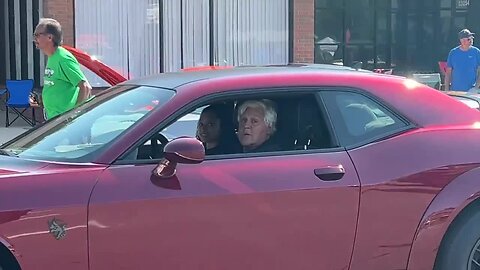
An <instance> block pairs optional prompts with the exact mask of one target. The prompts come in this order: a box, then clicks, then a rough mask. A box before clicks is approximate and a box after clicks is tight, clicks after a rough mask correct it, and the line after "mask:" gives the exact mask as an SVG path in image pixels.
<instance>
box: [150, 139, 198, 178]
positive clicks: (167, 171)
mask: <svg viewBox="0 0 480 270" xmlns="http://www.w3.org/2000/svg"><path fill="white" fill-rule="evenodd" d="M163 150H164V152H165V157H164V158H163V159H162V160H161V161H160V163H159V164H158V165H157V167H155V169H153V174H154V175H155V176H158V177H160V178H168V177H172V176H174V175H175V172H176V167H177V163H183V164H197V163H200V162H202V161H203V160H204V159H205V147H204V146H203V144H202V143H201V142H200V141H199V140H197V139H195V138H189V137H181V138H177V139H174V140H172V141H171V142H169V143H167V144H166V145H165V147H164V148H163Z"/></svg>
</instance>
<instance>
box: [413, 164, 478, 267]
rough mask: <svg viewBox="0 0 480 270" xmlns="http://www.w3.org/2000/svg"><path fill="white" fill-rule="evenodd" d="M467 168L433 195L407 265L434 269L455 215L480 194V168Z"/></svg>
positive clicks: (419, 227) (476, 165)
mask: <svg viewBox="0 0 480 270" xmlns="http://www.w3.org/2000/svg"><path fill="white" fill-rule="evenodd" d="M478 166H479V164H474V165H472V167H474V169H472V170H470V171H467V172H465V173H464V174H462V175H460V176H459V177H457V178H456V179H455V180H453V181H452V182H450V183H449V184H448V185H447V186H445V188H444V189H443V190H442V191H441V192H440V193H439V194H438V195H437V196H436V197H435V198H434V200H433V201H432V203H431V204H430V206H429V207H428V209H427V210H426V211H425V214H424V215H423V218H422V220H421V222H420V224H419V226H418V228H417V232H416V234H415V237H414V239H413V244H412V248H411V250H410V256H409V260H408V267H407V269H411V270H416V269H433V266H434V263H435V258H436V256H437V253H438V251H439V248H440V244H441V241H442V239H443V236H444V235H445V233H446V232H447V230H448V228H449V226H450V224H452V222H453V221H454V220H455V218H456V217H457V216H458V214H460V213H461V212H462V210H464V209H465V208H466V207H467V206H469V205H470V204H471V203H472V202H474V201H475V200H477V199H478V198H480V182H479V180H480V168H478Z"/></svg>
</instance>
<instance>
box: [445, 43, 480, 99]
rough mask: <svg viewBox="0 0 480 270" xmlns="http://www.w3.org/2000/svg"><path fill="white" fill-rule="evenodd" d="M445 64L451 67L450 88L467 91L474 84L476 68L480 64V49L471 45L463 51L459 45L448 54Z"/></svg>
mask: <svg viewBox="0 0 480 270" xmlns="http://www.w3.org/2000/svg"><path fill="white" fill-rule="evenodd" d="M447 66H448V67H450V68H452V81H451V82H452V86H451V87H450V90H454V91H468V90H470V88H472V87H474V86H475V82H476V81H477V69H478V67H479V66H480V50H479V49H478V48H477V47H474V46H471V47H470V49H468V51H463V50H462V49H460V46H458V47H456V48H453V49H452V50H451V51H450V53H449V54H448V59H447Z"/></svg>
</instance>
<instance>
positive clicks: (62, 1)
mask: <svg viewBox="0 0 480 270" xmlns="http://www.w3.org/2000/svg"><path fill="white" fill-rule="evenodd" d="M73 1H74V0H44V1H43V17H46V18H53V19H55V20H57V21H58V22H59V23H60V24H61V25H62V31H63V44H66V45H71V46H72V45H75V44H74V35H75V30H74V28H73V26H74V15H73V13H74V7H73Z"/></svg>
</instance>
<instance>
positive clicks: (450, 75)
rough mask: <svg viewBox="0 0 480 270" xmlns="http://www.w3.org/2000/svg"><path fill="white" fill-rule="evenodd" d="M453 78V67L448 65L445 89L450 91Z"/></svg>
mask: <svg viewBox="0 0 480 270" xmlns="http://www.w3.org/2000/svg"><path fill="white" fill-rule="evenodd" d="M451 78H452V68H451V67H447V71H446V72H445V85H444V89H445V91H450V81H451Z"/></svg>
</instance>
